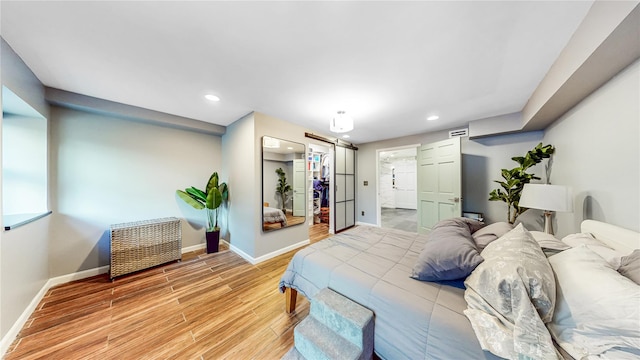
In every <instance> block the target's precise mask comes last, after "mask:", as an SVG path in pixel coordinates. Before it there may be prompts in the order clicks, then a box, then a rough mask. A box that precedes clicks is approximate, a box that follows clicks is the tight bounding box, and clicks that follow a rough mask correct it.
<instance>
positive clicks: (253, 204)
mask: <svg viewBox="0 0 640 360" xmlns="http://www.w3.org/2000/svg"><path fill="white" fill-rule="evenodd" d="M260 145H261V144H260V142H259V140H256V136H255V129H254V114H253V113H251V114H248V115H247V116H245V117H243V118H241V119H239V120H236V121H235V122H234V123H232V124H231V125H229V126H227V132H226V133H225V134H224V136H223V137H222V151H223V152H224V154H225V156H224V157H223V159H222V163H223V172H224V174H225V176H226V177H227V184H228V185H229V207H228V217H227V221H228V227H227V228H228V231H227V232H226V234H223V236H224V237H225V238H226V239H227V241H229V243H230V244H231V246H233V247H235V248H236V249H238V250H240V251H242V252H244V253H245V254H247V255H248V256H251V257H255V246H256V245H255V241H256V239H257V238H258V236H259V235H258V234H259V233H260V229H261V226H262V225H261V224H262V200H261V191H260V187H259V186H261V184H260V182H259V178H260V165H259V163H260V152H259V151H260V149H261V147H259V146H260ZM259 221H260V223H258V222H259ZM258 224H260V226H258Z"/></svg>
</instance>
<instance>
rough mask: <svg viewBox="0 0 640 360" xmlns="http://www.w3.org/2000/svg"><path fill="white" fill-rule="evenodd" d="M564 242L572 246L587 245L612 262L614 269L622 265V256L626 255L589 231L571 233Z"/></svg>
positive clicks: (563, 239)
mask: <svg viewBox="0 0 640 360" xmlns="http://www.w3.org/2000/svg"><path fill="white" fill-rule="evenodd" d="M562 242H563V243H565V244H567V245H569V246H571V247H578V246H580V245H586V246H587V247H588V248H589V249H591V251H593V252H595V253H596V254H598V255H600V256H601V257H602V258H603V259H605V260H607V262H608V263H609V264H611V266H613V268H614V269H617V268H618V267H620V258H621V257H622V256H623V255H624V254H621V253H619V252H617V251H616V250H614V249H612V248H611V247H610V246H608V245H607V244H605V243H603V242H602V241H600V240H598V239H596V238H594V237H593V236H592V235H591V234H589V233H577V234H569V235H567V236H565V237H564V238H562Z"/></svg>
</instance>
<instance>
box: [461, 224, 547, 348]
mask: <svg viewBox="0 0 640 360" xmlns="http://www.w3.org/2000/svg"><path fill="white" fill-rule="evenodd" d="M483 257H484V259H485V261H484V262H483V263H482V264H480V265H478V267H477V268H476V269H475V270H474V271H473V273H471V275H470V276H469V277H468V278H467V280H466V281H465V285H466V288H467V289H466V290H465V294H464V298H465V300H466V301H467V305H468V308H467V310H465V311H464V314H465V315H466V316H467V318H469V321H470V322H471V325H472V327H473V330H474V332H475V333H476V336H477V338H478V341H479V342H480V345H481V346H482V348H483V349H485V350H488V351H490V352H492V353H493V354H495V355H498V356H501V357H504V358H509V359H519V358H533V359H555V358H557V352H556V349H555V347H554V346H553V341H552V340H551V335H550V334H549V332H548V331H547V328H546V327H545V324H544V323H545V322H548V321H550V320H551V318H552V316H553V310H554V305H555V297H556V286H555V285H556V283H555V279H554V276H553V271H552V270H551V266H550V265H549V262H548V261H547V258H546V256H545V255H544V253H543V252H542V249H541V248H540V246H539V245H538V243H537V242H536V241H535V240H534V239H533V237H532V236H531V234H530V233H529V232H528V231H527V230H526V229H525V228H524V227H523V226H522V225H518V226H516V227H515V228H514V229H513V230H511V231H509V232H508V233H507V234H505V235H504V236H502V237H500V238H499V239H498V240H496V241H494V242H492V243H490V244H489V245H487V247H486V248H485V249H484V251H483Z"/></svg>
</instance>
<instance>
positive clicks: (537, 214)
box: [513, 209, 544, 231]
mask: <svg viewBox="0 0 640 360" xmlns="http://www.w3.org/2000/svg"><path fill="white" fill-rule="evenodd" d="M518 224H522V226H524V228H525V229H527V230H529V231H544V211H543V210H538V209H529V210H527V211H525V212H523V213H522V214H520V215H518V217H517V218H516V221H515V222H514V223H513V227H516V226H518Z"/></svg>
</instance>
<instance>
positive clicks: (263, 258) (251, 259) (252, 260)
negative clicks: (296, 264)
mask: <svg viewBox="0 0 640 360" xmlns="http://www.w3.org/2000/svg"><path fill="white" fill-rule="evenodd" d="M310 243H311V241H310V240H309V239H307V240H304V241H301V242H299V243H296V244H293V245H289V246H287V247H284V248H282V249H280V250H276V251H274V252H270V253H268V254H266V255H262V256H259V257H257V258H254V257H253V256H251V255H249V254H247V253H245V252H244V251H242V250H240V249H238V248H237V247H235V246H233V244H229V250H231V251H233V252H234V253H236V254H238V255H240V257H242V258H243V259H245V260H247V261H248V262H249V263H251V265H255V264H258V263H261V262H263V261H266V260H269V259H272V258H274V257H276V256H278V255H282V254H284V253H286V252H289V251H291V250H295V249H297V248H300V247H303V246H306V245H309V244H310Z"/></svg>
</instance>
